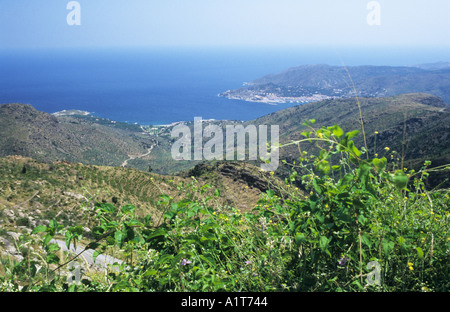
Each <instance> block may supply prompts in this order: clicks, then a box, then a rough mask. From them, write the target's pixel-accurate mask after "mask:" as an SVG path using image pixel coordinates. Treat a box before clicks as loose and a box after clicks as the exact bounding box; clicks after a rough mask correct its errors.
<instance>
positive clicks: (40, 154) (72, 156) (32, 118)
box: [0, 104, 154, 168]
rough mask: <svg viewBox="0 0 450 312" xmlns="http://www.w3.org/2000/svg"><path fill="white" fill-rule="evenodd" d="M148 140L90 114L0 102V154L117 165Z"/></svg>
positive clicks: (148, 143) (140, 150)
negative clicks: (57, 113)
mask: <svg viewBox="0 0 450 312" xmlns="http://www.w3.org/2000/svg"><path fill="white" fill-rule="evenodd" d="M152 144H154V141H153V140H152V139H151V138H150V137H149V136H146V135H145V134H144V133H143V132H142V130H140V129H139V128H136V126H134V127H133V126H125V124H123V123H114V122H112V121H106V120H104V119H98V118H95V117H92V116H89V117H86V116H76V115H74V116H69V115H61V116H54V115H51V114H48V113H44V112H40V111H38V110H36V109H35V108H33V107H32V106H31V105H23V104H3V105H0V156H8V155H22V156H27V157H32V158H34V159H36V160H40V161H56V160H66V161H70V162H82V163H86V164H96V165H105V166H120V165H121V164H122V163H123V162H124V161H125V160H126V159H128V158H129V155H130V154H131V155H139V154H144V153H145V152H146V150H147V149H148V148H149V147H150V146H152ZM147 168H148V166H147Z"/></svg>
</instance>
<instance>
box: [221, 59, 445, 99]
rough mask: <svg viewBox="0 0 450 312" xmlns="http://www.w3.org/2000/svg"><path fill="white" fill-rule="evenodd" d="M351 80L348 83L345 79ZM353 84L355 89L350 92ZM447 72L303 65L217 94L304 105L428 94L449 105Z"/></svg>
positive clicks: (423, 67) (441, 68)
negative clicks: (346, 99) (405, 94)
mask: <svg viewBox="0 0 450 312" xmlns="http://www.w3.org/2000/svg"><path fill="white" fill-rule="evenodd" d="M349 75H350V76H351V79H350V78H349ZM353 84H354V86H355V88H353ZM449 85H450V69H449V68H448V66H444V65H443V64H440V63H437V64H434V65H433V64H424V65H419V66H418V67H406V66H404V67H399V66H349V67H344V66H330V65H323V64H319V65H304V66H298V67H293V68H290V69H288V70H286V71H283V72H281V73H276V74H269V75H266V76H264V77H261V78H259V79H255V80H253V81H251V82H248V83H245V86H244V87H242V88H239V89H236V90H228V91H225V92H222V93H221V94H219V95H220V96H224V97H227V98H231V99H241V100H245V101H254V102H265V103H271V104H276V103H286V102H294V103H295V102H298V103H306V102H311V101H317V100H323V99H332V98H346V97H353V96H355V89H356V91H357V93H358V95H359V96H362V97H385V96H394V95H399V94H403V93H412V92H420V93H429V94H432V95H435V96H439V97H441V98H442V99H443V100H444V101H445V102H447V103H450V89H449V88H448V86H449Z"/></svg>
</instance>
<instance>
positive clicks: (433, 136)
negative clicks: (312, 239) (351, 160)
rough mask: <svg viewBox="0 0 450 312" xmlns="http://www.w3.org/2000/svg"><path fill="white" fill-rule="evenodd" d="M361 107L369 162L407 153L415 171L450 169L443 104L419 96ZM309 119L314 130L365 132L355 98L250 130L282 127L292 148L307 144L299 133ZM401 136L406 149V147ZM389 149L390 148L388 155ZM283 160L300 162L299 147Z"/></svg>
mask: <svg viewBox="0 0 450 312" xmlns="http://www.w3.org/2000/svg"><path fill="white" fill-rule="evenodd" d="M359 102H360V106H361V110H362V116H363V121H364V128H365V134H366V140H367V145H368V150H369V154H370V155H371V157H373V155H374V154H378V155H391V154H392V152H396V154H394V156H393V158H394V159H399V160H401V156H402V148H403V150H404V160H405V167H408V166H409V168H417V167H418V166H421V165H422V164H423V161H424V160H430V161H432V163H433V165H434V166H437V165H443V164H448V163H450V110H449V106H448V105H446V104H445V103H444V102H443V101H442V100H441V99H440V98H438V97H435V96H432V95H428V94H418V93H415V94H403V95H399V96H395V97H385V98H361V99H359ZM310 119H315V120H316V123H315V125H314V128H316V129H319V128H320V127H323V126H332V125H334V124H338V125H339V126H341V127H342V128H343V129H344V131H351V130H361V124H360V119H359V110H358V103H357V100H356V99H354V98H349V99H334V100H324V101H319V102H314V103H308V104H304V105H300V106H296V107H292V108H287V109H284V110H281V111H278V112H275V113H272V114H270V115H267V116H264V117H262V118H259V119H257V120H255V121H252V122H249V124H257V125H259V124H266V125H272V124H274V125H280V140H281V141H282V142H283V143H288V142H291V141H292V140H300V139H302V138H304V136H302V135H301V132H303V131H305V130H306V129H307V128H306V127H305V126H303V125H302V123H303V122H305V121H306V120H310ZM404 129H405V132H404ZM375 132H377V134H376V133H375ZM403 135H405V137H404V138H405V144H402V142H403ZM354 141H355V144H356V146H358V147H362V146H364V139H363V135H362V134H360V135H358V136H357V137H355V138H354ZM385 147H389V152H387V151H386V150H385ZM308 148H312V146H311V145H310V146H308V144H305V145H304V146H303V149H305V150H308ZM316 151H317V150H316ZM280 155H281V156H280V158H281V159H286V160H288V161H291V162H292V161H294V160H295V159H297V158H298V156H299V154H298V149H297V147H296V146H290V147H286V148H282V149H281V153H280ZM380 157H381V156H380ZM440 178H444V177H439V178H438V177H436V178H435V179H437V180H434V181H433V182H432V184H433V185H437V184H438V181H439V180H440ZM447 178H448V176H447Z"/></svg>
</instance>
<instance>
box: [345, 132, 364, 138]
mask: <svg viewBox="0 0 450 312" xmlns="http://www.w3.org/2000/svg"><path fill="white" fill-rule="evenodd" d="M360 132H361V131H360V130H353V131H350V132H347V134H346V135H345V137H346V138H347V140H351V139H352V138H354V137H355V136H357V135H358V134H359V133H360Z"/></svg>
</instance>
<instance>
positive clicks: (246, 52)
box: [0, 48, 449, 124]
mask: <svg viewBox="0 0 450 312" xmlns="http://www.w3.org/2000/svg"><path fill="white" fill-rule="evenodd" d="M442 55H449V54H448V51H443V52H442ZM432 61H448V60H445V59H443V58H442V57H440V55H439V54H437V55H430V54H427V52H426V51H421V52H420V53H419V52H418V51H416V52H415V54H414V56H412V55H411V53H410V52H409V53H408V52H407V51H403V52H401V51H397V54H396V53H393V51H389V50H383V49H380V50H377V51H373V50H369V49H368V50H365V51H355V50H352V49H349V50H346V49H341V50H339V51H336V50H333V49H327V48H322V49H309V48H304V49H301V48H296V49H270V48H268V49H232V48H223V49H219V48H215V49H212V48H208V49H200V48H196V49H175V48H172V49H169V48H166V49H140V50H131V49H114V50H108V49H98V50H86V49H85V50H51V51H50V50H37V51H14V52H5V51H3V52H0V103H27V104H31V105H33V106H34V107H35V108H36V109H38V110H41V111H45V112H48V113H53V112H57V111H61V110H64V109H79V110H84V111H88V112H91V113H94V114H95V115H97V116H100V117H105V118H110V119H113V120H118V121H127V122H131V123H134V122H137V123H140V124H167V123H171V122H175V121H180V120H193V119H194V117H197V116H198V117H202V118H203V119H231V120H251V119H254V118H258V117H260V116H263V115H265V114H268V113H271V112H274V111H277V110H280V109H283V108H286V107H288V106H289V104H283V105H277V106H273V105H268V104H262V103H249V102H244V101H238V100H228V99H226V98H221V97H218V96H217V94H218V93H220V92H223V91H226V90H228V89H235V88H239V87H241V86H242V83H243V82H246V81H250V80H253V79H256V78H259V77H261V76H263V75H266V74H269V73H277V72H280V71H282V70H285V69H287V68H289V67H293V66H298V65H302V64H317V63H326V64H330V65H341V64H342V62H345V64H346V65H362V64H373V65H412V64H418V63H425V62H432ZM291 105H292V104H291Z"/></svg>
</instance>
